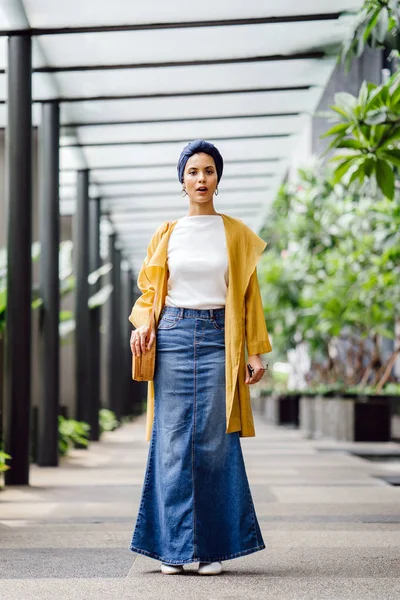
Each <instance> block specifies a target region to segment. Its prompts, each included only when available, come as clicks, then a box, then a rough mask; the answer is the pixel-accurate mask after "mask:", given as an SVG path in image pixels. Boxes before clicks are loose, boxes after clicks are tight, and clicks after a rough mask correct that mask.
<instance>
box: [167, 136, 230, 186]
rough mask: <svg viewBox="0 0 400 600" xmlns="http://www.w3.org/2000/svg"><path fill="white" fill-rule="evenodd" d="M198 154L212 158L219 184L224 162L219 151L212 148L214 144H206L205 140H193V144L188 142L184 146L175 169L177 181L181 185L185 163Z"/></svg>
mask: <svg viewBox="0 0 400 600" xmlns="http://www.w3.org/2000/svg"><path fill="white" fill-rule="evenodd" d="M198 152H204V153H205V154H208V155H209V156H212V158H213V159H214V162H215V167H216V169H217V178H218V183H219V180H220V179H221V177H222V171H223V168H224V161H223V159H222V156H221V154H220V153H219V150H218V149H217V148H216V147H215V146H214V144H211V143H210V142H206V141H205V140H194V141H193V142H190V143H189V144H188V145H187V146H185V147H184V149H183V150H182V152H181V155H180V157H179V161H178V167H177V168H178V177H179V181H180V182H181V183H183V173H184V170H185V166H186V163H187V161H188V160H189V158H190V157H191V156H193V154H197V153H198Z"/></svg>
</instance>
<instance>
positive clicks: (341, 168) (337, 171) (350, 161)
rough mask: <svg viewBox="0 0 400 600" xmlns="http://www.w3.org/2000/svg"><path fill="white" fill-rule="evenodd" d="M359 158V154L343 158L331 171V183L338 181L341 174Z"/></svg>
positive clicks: (341, 176)
mask: <svg viewBox="0 0 400 600" xmlns="http://www.w3.org/2000/svg"><path fill="white" fill-rule="evenodd" d="M358 160H360V157H359V156H356V157H353V158H348V159H347V160H344V161H343V162H342V163H341V164H340V165H339V166H337V167H336V169H335V171H334V173H333V183H334V184H336V183H339V182H340V181H341V179H342V178H343V176H344V175H345V174H346V173H347V171H348V170H349V169H350V168H351V167H352V166H353V165H354V164H355V163H356V162H357V161H358Z"/></svg>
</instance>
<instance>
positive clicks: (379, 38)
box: [339, 0, 400, 68]
mask: <svg viewBox="0 0 400 600" xmlns="http://www.w3.org/2000/svg"><path fill="white" fill-rule="evenodd" d="M399 32H400V3H399V0H365V2H364V4H363V6H362V7H361V9H360V11H359V12H358V14H357V17H356V26H355V29H354V32H353V35H352V36H351V37H350V39H348V40H346V41H345V42H343V44H342V48H341V52H340V54H339V60H340V61H341V62H344V63H345V64H346V67H347V68H349V67H350V64H351V60H352V58H353V57H360V56H361V55H362V53H363V52H364V49H365V46H366V44H368V45H369V46H370V47H371V48H389V49H391V50H393V51H399V50H400V34H399Z"/></svg>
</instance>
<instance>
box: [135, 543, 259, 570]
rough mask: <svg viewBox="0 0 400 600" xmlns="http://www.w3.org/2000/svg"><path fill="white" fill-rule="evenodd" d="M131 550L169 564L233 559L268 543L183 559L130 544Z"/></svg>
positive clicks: (256, 550)
mask: <svg viewBox="0 0 400 600" xmlns="http://www.w3.org/2000/svg"><path fill="white" fill-rule="evenodd" d="M129 549H130V550H132V552H135V553H136V554H143V555H144V556H149V557H150V558H155V559H156V560H159V561H161V562H163V563H166V564H169V565H184V564H189V563H193V562H217V561H221V560H231V559H233V558H237V557H239V556H245V555H246V554H252V553H253V552H258V551H259V550H264V549H266V545H265V544H264V543H262V544H259V545H258V546H254V547H253V548H248V549H247V550H242V551H241V552H236V553H235V554H227V555H225V556H207V557H205V556H196V555H194V556H193V558H185V559H181V560H176V559H171V560H170V559H168V558H163V557H162V556H160V555H159V554H155V553H153V552H148V551H147V550H142V549H141V548H137V547H136V546H132V545H131V546H130V547H129Z"/></svg>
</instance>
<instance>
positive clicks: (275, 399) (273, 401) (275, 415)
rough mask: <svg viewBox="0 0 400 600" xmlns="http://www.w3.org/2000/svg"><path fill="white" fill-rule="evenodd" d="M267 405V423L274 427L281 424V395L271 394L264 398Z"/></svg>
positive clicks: (265, 408)
mask: <svg viewBox="0 0 400 600" xmlns="http://www.w3.org/2000/svg"><path fill="white" fill-rule="evenodd" d="M264 398H265V405H264V412H263V416H264V418H265V420H266V421H268V422H269V423H273V424H274V425H278V424H279V394H270V395H269V396H264Z"/></svg>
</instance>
